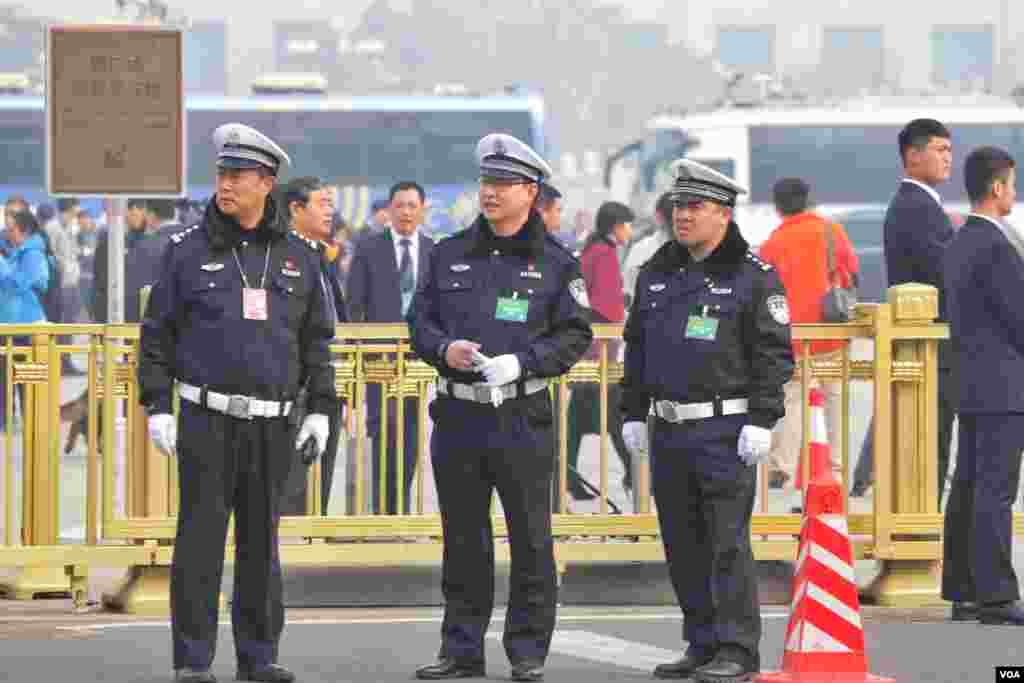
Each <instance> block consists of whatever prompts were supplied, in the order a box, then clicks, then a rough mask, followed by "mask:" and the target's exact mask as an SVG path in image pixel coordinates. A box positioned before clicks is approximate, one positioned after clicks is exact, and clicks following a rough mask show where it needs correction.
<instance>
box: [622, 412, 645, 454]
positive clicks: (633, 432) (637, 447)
mask: <svg viewBox="0 0 1024 683" xmlns="http://www.w3.org/2000/svg"><path fill="white" fill-rule="evenodd" d="M622 440H623V441H624V442H625V443H626V447H627V448H628V449H629V450H630V452H632V453H633V454H634V455H636V454H640V453H646V452H647V423H646V422H640V421H638V420H632V421H630V422H627V423H626V424H624V425H622Z"/></svg>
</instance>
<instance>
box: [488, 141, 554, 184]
mask: <svg viewBox="0 0 1024 683" xmlns="http://www.w3.org/2000/svg"><path fill="white" fill-rule="evenodd" d="M476 160H477V163H479V164H480V175H481V176H483V177H485V178H498V179H502V180H523V179H525V180H530V181H532V182H535V183H540V182H543V181H544V180H545V179H546V178H550V177H551V167H550V166H548V163H547V162H546V161H544V160H543V159H541V158H540V155H538V154H537V153H536V152H534V151H533V150H532V149H530V146H529V145H527V144H526V143H525V142H523V141H522V140H519V139H518V138H515V137H512V136H511V135H507V134H505V133H491V134H490V135H488V136H486V137H484V138H483V139H481V140H480V142H478V143H477V145H476Z"/></svg>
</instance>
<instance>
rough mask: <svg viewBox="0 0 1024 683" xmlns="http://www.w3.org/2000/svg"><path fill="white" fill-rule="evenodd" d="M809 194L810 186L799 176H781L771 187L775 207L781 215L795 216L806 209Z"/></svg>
mask: <svg viewBox="0 0 1024 683" xmlns="http://www.w3.org/2000/svg"><path fill="white" fill-rule="evenodd" d="M810 196H811V188H810V186H809V185H808V184H807V183H805V182H804V181H803V180H801V179H800V178H782V179H780V180H778V181H777V182H776V183H775V185H774V186H773V187H772V199H773V201H774V202H775V208H776V209H778V211H779V213H781V214H782V215H783V216H795V215H796V214H798V213H803V212H804V211H806V210H807V207H808V206H809V201H808V199H809V197H810Z"/></svg>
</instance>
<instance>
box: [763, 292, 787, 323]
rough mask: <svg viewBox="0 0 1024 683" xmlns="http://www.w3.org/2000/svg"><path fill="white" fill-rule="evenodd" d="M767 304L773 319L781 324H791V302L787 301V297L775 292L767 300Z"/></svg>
mask: <svg viewBox="0 0 1024 683" xmlns="http://www.w3.org/2000/svg"><path fill="white" fill-rule="evenodd" d="M765 305H766V306H767V307H768V313H769V314H770V315H771V316H772V320H774V321H775V322H777V323H778V324H780V325H788V324H789V302H787V301H786V297H784V296H782V295H781V294H773V295H771V296H770V297H768V298H767V299H766V300H765Z"/></svg>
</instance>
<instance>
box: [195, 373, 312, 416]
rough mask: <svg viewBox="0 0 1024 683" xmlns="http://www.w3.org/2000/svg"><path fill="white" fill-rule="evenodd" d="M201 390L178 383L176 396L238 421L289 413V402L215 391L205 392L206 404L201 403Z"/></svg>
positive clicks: (290, 404) (290, 406) (290, 407)
mask: <svg viewBox="0 0 1024 683" xmlns="http://www.w3.org/2000/svg"><path fill="white" fill-rule="evenodd" d="M202 393H203V390H202V389H201V388H200V387H194V386H192V385H191V384H185V383H184V382H179V383H178V394H179V395H180V396H181V397H182V398H183V399H185V400H186V401H191V402H192V403H195V404H197V405H201V406H203V407H204V408H209V409H210V410H216V411H217V412H218V413H224V414H225V415H230V416H231V417H237V418H238V419H240V420H251V419H252V418H254V417H285V416H286V415H288V413H289V412H291V409H292V402H291V401H263V400H260V399H258V398H250V397H249V396H241V395H239V394H232V395H228V394H218V393H217V392H216V391H207V392H206V403H205V405H204V404H203V403H202Z"/></svg>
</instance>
